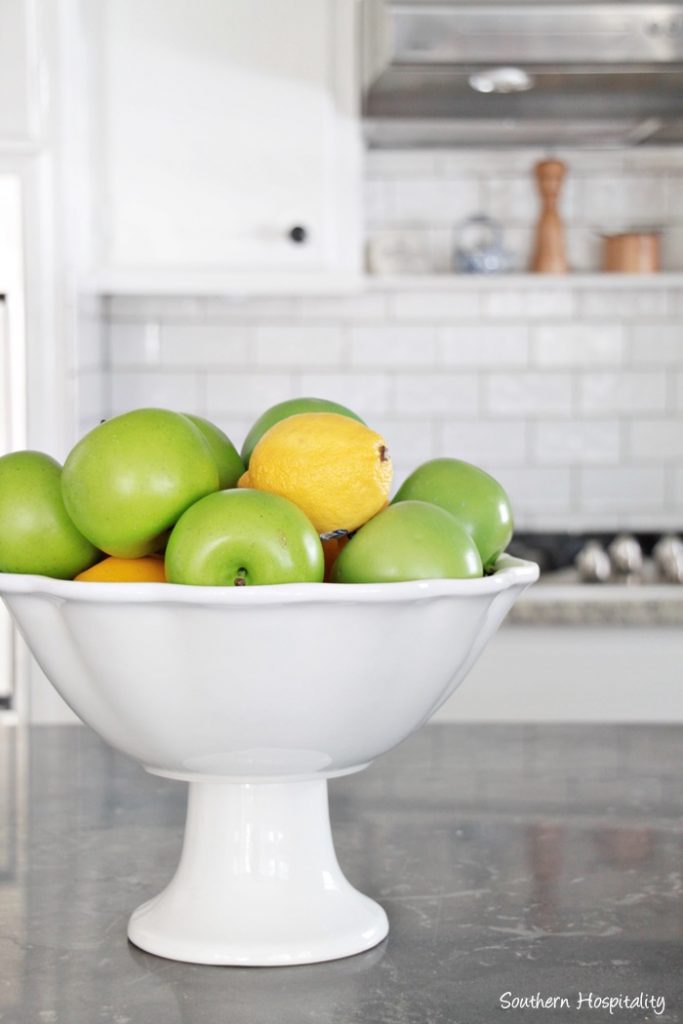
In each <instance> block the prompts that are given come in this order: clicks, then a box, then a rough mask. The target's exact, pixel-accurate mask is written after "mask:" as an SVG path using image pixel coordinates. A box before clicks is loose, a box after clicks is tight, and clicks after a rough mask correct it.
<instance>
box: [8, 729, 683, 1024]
mask: <svg viewBox="0 0 683 1024" xmlns="http://www.w3.org/2000/svg"><path fill="white" fill-rule="evenodd" d="M682 755H683V728H680V727H668V726H659V727H657V726H655V727H651V726H650V727H639V726H618V727H617V726H604V727H602V726H583V727H582V726H547V725H546V726H493V725H488V726H472V725H471V724H468V725H465V726H456V725H432V726H429V727H427V728H424V729H422V731H421V732H420V733H418V734H417V735H416V736H414V737H413V738H411V739H410V740H408V741H407V742H406V743H405V744H403V745H402V746H401V747H399V748H398V749H397V750H395V751H393V752H392V753H390V754H389V755H387V756H386V757H384V758H382V759H380V761H378V763H377V764H376V765H375V766H373V767H372V768H371V769H370V770H368V771H367V772H363V773H361V774H359V775H356V776H351V777H348V778H346V779H341V780H337V781H335V782H333V783H332V785H331V792H332V799H331V816H332V822H333V827H334V832H335V838H336V842H337V849H338V854H339V859H340V861H341V863H342V865H343V867H344V869H345V871H346V872H347V874H348V876H349V878H350V880H351V881H352V882H353V883H355V884H356V885H358V886H359V887H360V888H361V889H362V890H363V891H365V892H367V893H369V894H370V895H371V896H373V897H374V898H376V899H378V900H380V901H381V902H382V903H383V904H384V906H385V907H386V909H387V912H388V914H389V918H390V922H391V932H390V934H389V938H388V939H387V940H386V941H385V942H384V943H383V944H382V945H381V946H379V947H377V948H376V949H374V950H371V951H370V952H369V953H366V954H363V955H361V956H357V957H351V958H349V959H347V960H342V961H338V962H336V963H329V964H323V965H317V966H310V967H309V966H307V967H296V968H279V969H254V968H245V969H236V968H211V967H199V966H194V965H187V964H179V963H173V962H171V961H165V960H161V959H157V958H155V957H153V956H150V955H148V954H145V953H142V952H140V951H139V950H137V949H135V948H134V947H132V946H130V945H129V944H128V943H127V942H126V938H125V926H126V920H127V916H128V914H129V912H130V911H131V909H132V908H133V907H135V906H136V905H137V904H138V903H139V902H140V901H141V900H143V899H144V898H146V897H147V896H149V895H152V894H154V893H155V892H157V891H158V890H159V888H160V886H161V885H163V882H164V879H167V878H169V877H170V876H171V874H172V872H173V870H174V867H175V864H176V860H177V857H178V854H179V846H180V840H181V834H182V822H183V817H184V809H185V787H184V786H183V785H181V784H178V783H174V782H171V781H168V780H163V779H160V778H155V777H152V776H148V775H146V774H145V773H144V772H143V771H142V770H141V769H140V768H138V767H137V766H136V765H135V764H133V763H131V762H129V761H128V760H127V759H125V758H124V757H122V756H120V755H118V754H116V753H114V752H113V751H111V750H110V749H109V748H108V747H106V746H105V745H104V744H102V743H101V742H100V741H99V740H98V739H97V738H96V737H95V736H94V735H93V734H92V733H91V732H90V731H89V730H88V729H85V728H81V727H52V728H45V727H43V728H40V727H34V728H33V729H31V730H29V731H28V732H27V733H23V732H21V731H17V730H14V729H5V730H0V763H1V764H2V766H3V786H2V791H1V799H2V801H3V803H2V810H3V812H4V813H3V815H2V818H1V819H0V857H1V858H2V863H1V864H0V872H1V874H0V961H1V963H2V971H1V976H2V984H0V1020H1V1021H2V1022H3V1024H33V1022H36V1024H42V1022H48V1021H49V1022H52V1024H93V1022H95V1021H99V1022H104V1024H124V1022H125V1024H132V1022H135V1024H161V1022H163V1024H185V1022H187V1024H209V1022H211V1024H213V1022H214V1021H216V1020H228V1019H229V1020H230V1022H231V1024H241V1022H245V1024H247V1022H248V1024H272V1021H273V1020H277V1021H278V1022H279V1024H301V1021H303V1020H311V1021H315V1022H316V1024H361V1022H362V1024H417V1022H418V1021H419V1022H420V1024H422V1022H425V1021H429V1022H430V1024H456V1022H466V1024H490V1022H491V1020H492V1019H494V1018H495V1017H496V1014H497V1012H498V1010H499V999H500V996H501V995H502V994H503V993H505V992H508V991H510V992H512V993H514V994H517V995H525V994H526V995H531V994H535V993H536V992H538V991H541V992H542V993H545V994H548V995H557V996H563V995H566V996H568V997H570V998H571V999H572V1000H575V998H576V995H577V993H578V992H579V991H583V992H587V991H593V992H595V993H602V994H606V995H609V994H618V993H623V994H626V995H631V996H636V995H638V993H640V992H641V991H642V992H646V993H652V994H655V995H659V996H663V997H664V998H665V1000H666V1006H667V1009H666V1011H665V1012H664V1013H663V1014H661V1015H659V1016H658V1017H657V1018H653V1019H658V1020H661V1021H668V1022H673V1021H677V1020H678V1019H679V1016H678V1014H679V1012H680V1007H681V999H682V998H683V976H682V975H681V972H680V964H681V958H682V956H683V756H682ZM508 1019H509V1020H511V1021H515V1022H516V1021H528V1019H529V1014H528V1011H520V1012H515V1011H512V1010H511V1011H508V1012H507V1016H506V1020H508ZM544 1019H547V1020H552V1022H553V1024H564V1022H565V1021H570V1020H571V1021H576V1019H577V1014H576V1009H575V1006H574V1005H572V1008H571V1009H570V1010H561V1009H557V1010H554V1011H553V1013H552V1014H551V1015H548V1016H547V1017H545V1018H544ZM586 1019H591V1020H592V1019H593V1015H591V1014H589V1015H587V1016H586ZM596 1019H608V1016H607V1015H604V1017H603V1015H600V1014H597V1015H596ZM609 1019H617V1018H609ZM622 1019H624V1020H626V1019H628V1020H631V1019H633V1020H634V1021H635V1020H640V1019H643V1017H642V1014H641V1015H640V1016H639V1015H638V1014H634V1015H628V1016H627V1017H626V1016H624V1017H623V1018H622Z"/></svg>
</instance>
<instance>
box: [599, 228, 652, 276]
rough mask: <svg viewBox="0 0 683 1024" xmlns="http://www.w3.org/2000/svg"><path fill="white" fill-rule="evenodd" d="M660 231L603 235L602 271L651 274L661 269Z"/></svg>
mask: <svg viewBox="0 0 683 1024" xmlns="http://www.w3.org/2000/svg"><path fill="white" fill-rule="evenodd" d="M660 238H661V233H660V232H659V231H627V232H624V233H623V234H621V235H603V236H602V239H603V249H602V269H603V270H605V271H607V272H608V273H622V274H651V273H654V272H656V271H657V270H659V269H660V266H661V259H660V248H661V247H660Z"/></svg>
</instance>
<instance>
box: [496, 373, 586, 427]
mask: <svg viewBox="0 0 683 1024" xmlns="http://www.w3.org/2000/svg"><path fill="white" fill-rule="evenodd" d="M483 396H484V397H483V402H484V405H483V408H484V412H485V413H487V414H489V415H491V416H518V417H523V418H533V417H535V416H539V415H540V416H545V415H553V416H569V414H570V413H571V411H572V382H571V379H570V378H569V377H568V376H566V375H565V374H561V373H492V374H490V375H489V376H488V377H485V378H484V382H483Z"/></svg>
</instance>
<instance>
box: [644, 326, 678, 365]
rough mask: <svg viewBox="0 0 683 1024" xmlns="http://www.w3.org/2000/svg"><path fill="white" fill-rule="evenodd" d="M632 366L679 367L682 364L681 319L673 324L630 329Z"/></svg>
mask: <svg viewBox="0 0 683 1024" xmlns="http://www.w3.org/2000/svg"><path fill="white" fill-rule="evenodd" d="M631 360H632V362H633V364H634V366H680V365H681V363H683V317H682V318H681V320H680V321H679V322H678V323H675V324H657V323H654V324H636V325H634V326H633V327H632V328H631Z"/></svg>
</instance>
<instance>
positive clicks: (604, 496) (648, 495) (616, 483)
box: [578, 466, 665, 512]
mask: <svg viewBox="0 0 683 1024" xmlns="http://www.w3.org/2000/svg"><path fill="white" fill-rule="evenodd" d="M578 481H579V482H578V487H579V500H580V504H581V507H582V508H584V509H585V510H586V511H587V512H610V511H611V512H622V511H629V510H631V511H641V510H645V509H648V510H653V509H657V508H661V506H662V505H663V504H664V501H665V474H664V470H663V469H662V467H661V466H656V467H653V466H628V467H625V466H601V467H600V469H591V468H586V467H584V468H582V469H581V470H579V477H578Z"/></svg>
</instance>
